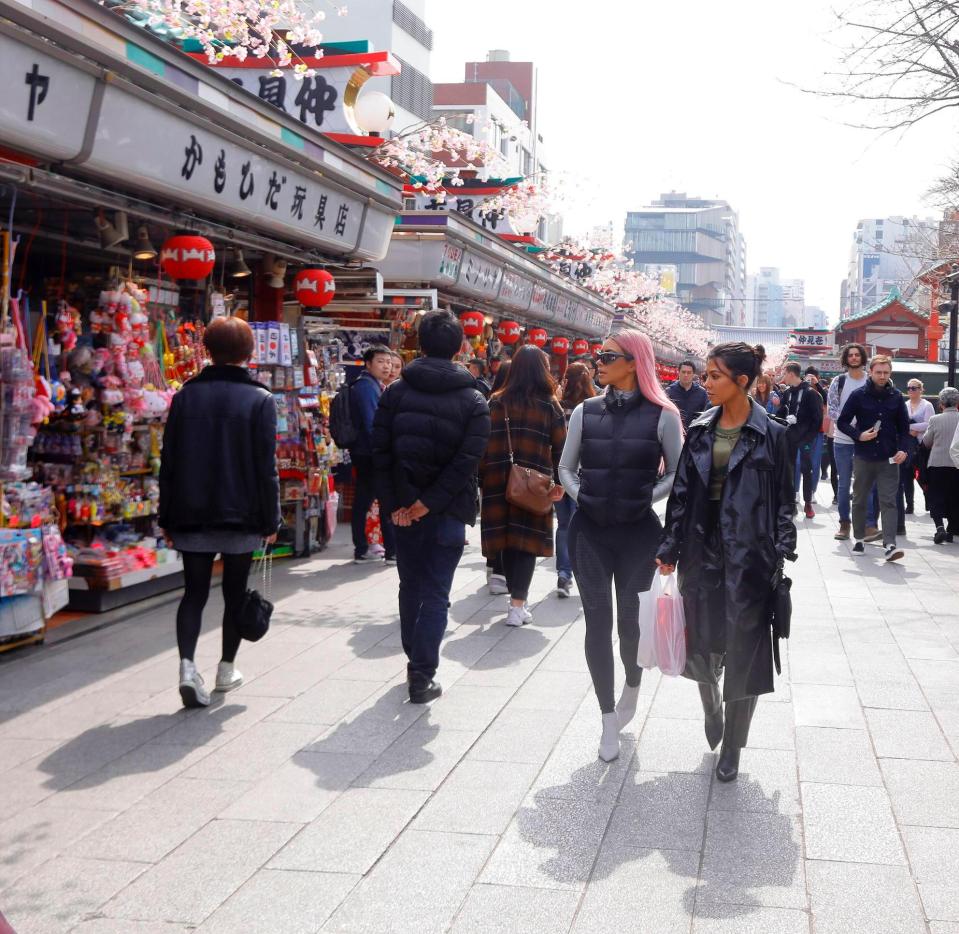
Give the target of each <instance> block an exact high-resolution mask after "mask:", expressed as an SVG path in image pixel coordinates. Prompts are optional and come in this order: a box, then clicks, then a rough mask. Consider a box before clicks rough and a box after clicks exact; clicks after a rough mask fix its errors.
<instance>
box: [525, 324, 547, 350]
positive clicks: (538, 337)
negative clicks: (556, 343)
mask: <svg viewBox="0 0 959 934" xmlns="http://www.w3.org/2000/svg"><path fill="white" fill-rule="evenodd" d="M526 336H527V337H528V338H529V342H530V343H531V344H532V345H533V346H534V347H539V348H540V349H541V350H542V348H543V347H545V346H546V342H547V341H548V340H549V336H548V335H547V333H546V328H530V329H529V333H528V334H527V335H526Z"/></svg>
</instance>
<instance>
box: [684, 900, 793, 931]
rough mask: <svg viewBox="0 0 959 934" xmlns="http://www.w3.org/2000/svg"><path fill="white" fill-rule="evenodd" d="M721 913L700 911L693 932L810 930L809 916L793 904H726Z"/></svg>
mask: <svg viewBox="0 0 959 934" xmlns="http://www.w3.org/2000/svg"><path fill="white" fill-rule="evenodd" d="M720 912H721V914H722V916H721V917H718V918H710V917H706V916H702V915H697V916H696V917H695V918H694V919H693V930H692V934H772V932H775V934H809V930H810V928H809V924H810V917H809V913H808V912H806V911H797V910H796V909H794V908H753V907H751V906H748V905H724V906H723V907H722V908H721V909H720Z"/></svg>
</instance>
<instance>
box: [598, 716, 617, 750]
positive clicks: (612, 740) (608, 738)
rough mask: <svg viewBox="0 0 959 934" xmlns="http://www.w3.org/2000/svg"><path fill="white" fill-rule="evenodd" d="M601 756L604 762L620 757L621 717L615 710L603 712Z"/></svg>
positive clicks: (600, 743)
mask: <svg viewBox="0 0 959 934" xmlns="http://www.w3.org/2000/svg"><path fill="white" fill-rule="evenodd" d="M599 757H600V759H602V760H603V762H612V761H613V759H617V758H619V717H618V716H617V715H616V711H615V710H614V711H613V712H612V713H604V714H603V736H602V739H600V741H599Z"/></svg>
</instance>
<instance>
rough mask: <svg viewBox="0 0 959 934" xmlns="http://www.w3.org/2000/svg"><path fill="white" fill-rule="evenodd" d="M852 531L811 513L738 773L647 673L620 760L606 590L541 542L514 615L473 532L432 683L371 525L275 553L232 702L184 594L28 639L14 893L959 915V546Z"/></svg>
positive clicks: (319, 906) (231, 923) (353, 907)
mask: <svg viewBox="0 0 959 934" xmlns="http://www.w3.org/2000/svg"><path fill="white" fill-rule="evenodd" d="M834 528H835V523H834V517H833V516H832V515H830V514H829V513H828V511H826V510H823V511H822V512H821V514H820V516H818V517H817V518H816V519H815V520H812V521H805V522H803V524H802V526H801V534H800V551H801V560H800V562H799V563H798V564H797V565H796V566H795V567H794V577H795V581H796V584H795V590H794V594H795V603H796V613H795V619H794V623H793V629H794V637H793V639H792V640H791V642H790V644H789V650H788V665H787V670H786V671H784V673H783V674H784V677H783V679H782V680H781V681H780V682H779V690H778V691H777V693H776V694H775V695H773V696H769V697H764V698H763V699H762V700H761V701H760V704H759V707H758V710H757V714H756V718H755V721H754V726H753V732H752V736H751V741H750V746H749V748H748V749H747V750H746V751H745V752H744V753H743V757H742V772H741V775H740V779H739V781H738V783H736V784H734V785H731V786H723V785H719V784H718V783H717V782H716V781H715V778H714V777H713V774H712V770H713V767H714V765H715V756H714V755H713V754H711V753H709V751H708V749H707V747H706V744H705V739H704V736H703V727H702V715H701V712H700V710H699V702H698V694H697V692H696V689H695V687H694V686H693V685H692V684H690V683H688V682H685V681H683V680H672V679H665V678H658V677H656V676H655V675H653V676H649V675H648V673H647V677H645V678H644V681H643V692H642V699H641V705H640V710H639V713H638V715H637V718H636V720H635V721H634V723H633V725H632V726H631V728H630V729H629V730H628V732H627V733H626V734H624V737H623V739H624V743H623V755H622V756H621V758H620V759H619V761H617V762H615V763H613V764H611V765H604V764H602V763H601V762H599V761H598V760H597V758H596V747H597V743H598V734H599V729H598V727H599V713H598V708H597V705H596V702H595V700H594V698H593V695H592V691H591V689H590V685H589V678H588V675H587V672H586V667H585V663H584V660H583V652H582V637H583V623H582V619H581V617H580V605H579V600H578V599H573V600H567V601H562V600H559V599H557V598H556V597H555V596H554V595H552V594H551V592H550V590H549V586H548V585H550V584H552V583H553V582H554V578H553V574H552V571H551V569H550V567H548V566H547V565H551V563H544V566H543V568H542V569H541V570H540V571H538V573H537V578H536V581H535V585H534V586H535V588H536V589H535V592H534V594H533V600H534V602H535V603H536V604H537V606H536V607H535V615H536V618H535V621H534V624H533V625H532V626H529V627H526V628H524V629H522V630H519V631H517V630H509V629H507V628H506V627H505V626H504V625H503V617H504V612H503V598H490V597H489V596H487V595H486V593H485V586H484V582H485V576H484V564H483V561H482V558H481V557H480V555H479V554H478V551H477V549H476V548H471V549H469V551H468V553H467V555H466V557H465V558H464V561H463V563H462V566H461V568H460V570H459V572H458V573H457V577H456V582H455V594H454V597H453V600H454V602H453V607H452V611H451V613H452V620H453V622H452V624H451V626H450V632H449V636H448V639H447V641H446V643H445V646H444V650H443V663H442V669H441V672H440V678H441V680H442V682H443V684H444V687H445V694H444V696H443V698H442V699H441V700H439V701H438V702H436V703H434V704H433V705H432V706H431V707H429V708H423V707H412V706H410V705H409V704H408V703H405V702H404V700H405V689H404V684H403V677H404V666H405V659H404V657H403V655H402V652H401V650H400V648H399V640H398V624H397V622H396V619H395V603H396V586H397V578H396V572H395V570H393V569H389V568H385V567H381V568H370V567H356V566H353V565H352V564H350V563H348V557H349V551H348V549H347V548H346V547H343V546H336V547H334V548H332V549H330V550H329V551H327V552H326V553H324V554H323V555H320V556H318V557H316V558H315V559H313V560H310V561H307V562H300V563H296V564H291V565H288V566H287V567H286V568H285V569H284V570H283V571H282V572H280V571H278V572H277V573H276V575H275V586H276V587H277V588H278V590H279V593H278V596H279V597H280V599H279V601H278V612H277V619H276V625H275V626H274V630H273V632H272V633H271V634H270V636H269V637H268V638H267V639H266V640H264V641H263V642H262V643H260V644H258V645H252V646H251V645H245V646H244V647H243V649H242V650H241V655H240V658H239V666H240V668H241V669H242V670H243V671H244V673H245V675H246V678H247V681H246V684H245V685H244V686H243V688H241V689H240V690H238V691H236V692H235V693H233V694H230V695H228V696H227V697H226V699H225V700H223V701H222V702H220V703H219V704H218V705H217V706H215V707H212V708H210V709H208V710H204V711H191V712H187V711H183V710H181V709H180V708H179V697H178V695H177V692H176V689H175V681H176V674H177V664H176V653H175V649H174V637H173V625H172V615H173V606H172V605H171V606H166V607H161V608H159V609H156V610H153V611H150V612H148V613H145V614H143V615H142V616H139V617H137V618H134V619H131V620H129V621H127V622H124V623H120V624H117V625H115V626H112V627H110V628H107V629H104V630H101V631H99V632H95V633H91V634H88V635H85V636H83V637H81V638H78V639H75V640H73V641H70V642H67V643H65V644H62V645H60V646H56V647H50V648H47V649H45V650H42V651H40V652H37V653H35V654H34V655H31V656H29V657H21V658H19V659H12V660H8V661H7V662H5V663H3V664H0V721H2V722H0V773H2V776H0V782H2V785H0V787H2V789H3V801H4V807H3V811H2V812H0V910H2V911H3V912H4V913H6V914H7V916H8V917H9V919H10V920H11V922H12V923H13V925H14V927H15V928H16V929H17V931H18V932H20V934H46V932H66V931H75V932H82V934H181V932H184V931H190V930H197V931H198V932H203V934H213V932H223V934H240V932H242V934H259V932H262V934H287V932H312V931H319V930H322V931H337V932H375V934H380V932H383V934H386V932H405V931H410V932H416V934H427V932H433V931H435V932H443V931H454V932H456V934H465V932H542V934H553V932H566V931H574V932H577V934H587V932H607V931H608V932H615V934H623V932H626V931H629V932H647V931H648V932H655V934H671V932H677V934H678V932H694V934H725V932H730V934H732V932H735V934H747V932H761V934H767V932H783V934H799V932H815V934H833V932H835V934H848V932H856V934H871V932H875V934H914V932H915V934H920V932H931V934H957V932H959V764H957V762H956V752H957V751H959V655H957V648H959V614H957V612H956V609H957V602H959V545H954V546H951V547H949V546H946V547H940V548H936V547H934V546H933V545H932V543H931V532H932V529H931V526H930V524H929V522H928V520H927V519H919V518H918V517H915V518H914V517H909V529H910V537H909V541H908V542H907V543H906V544H907V545H908V546H909V550H908V553H907V557H906V560H905V561H904V562H903V563H902V564H900V565H898V566H886V565H884V564H883V563H882V562H881V560H880V552H879V550H878V549H876V548H873V549H870V554H869V556H868V557H867V558H865V559H858V560H856V559H853V558H852V557H851V555H850V554H849V551H848V548H847V547H846V546H845V545H841V544H839V543H835V542H833V540H832V533H833V531H834ZM478 537H479V536H478V532H474V533H472V538H473V540H474V541H476V540H478ZM219 609H220V602H219V596H218V594H215V596H214V597H213V598H212V599H211V606H210V610H209V613H210V615H209V619H210V621H211V623H212V620H213V619H214V618H215V614H217V613H218V612H219ZM218 640H219V633H218V631H217V627H215V626H214V625H212V624H211V625H208V627H207V632H206V634H205V635H204V636H203V638H202V641H201V653H200V656H199V661H200V662H201V663H202V667H203V669H204V673H205V676H206V677H207V680H208V681H211V680H212V678H213V673H214V668H215V662H216V660H217V657H218ZM784 661H785V660H784Z"/></svg>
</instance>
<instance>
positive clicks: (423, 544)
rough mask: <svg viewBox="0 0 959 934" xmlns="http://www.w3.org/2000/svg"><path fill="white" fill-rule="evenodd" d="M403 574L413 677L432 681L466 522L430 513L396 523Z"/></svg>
mask: <svg viewBox="0 0 959 934" xmlns="http://www.w3.org/2000/svg"><path fill="white" fill-rule="evenodd" d="M395 533H396V567H397V570H398V571H399V575H400V636H401V638H402V640H403V651H404V652H405V653H406V657H407V658H408V659H409V664H408V665H407V666H406V670H407V673H408V674H409V675H410V676H411V677H416V678H421V679H426V680H430V679H431V678H432V677H433V675H435V674H436V669H437V668H438V667H439V663H440V643H441V642H442V641H443V634H444V633H445V632H446V622H447V611H448V610H449V600H450V588H451V587H452V586H453V574H454V573H455V572H456V566H457V565H458V564H459V562H460V558H461V557H462V556H463V543H464V541H465V540H466V526H465V525H464V524H463V523H462V522H459V521H458V520H456V519H453V518H451V517H450V516H445V515H443V514H439V515H434V514H433V513H428V514H427V515H425V516H424V517H423V518H422V519H420V521H419V522H414V523H413V525H411V526H410V527H409V528H403V527H401V526H396V527H395Z"/></svg>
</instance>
